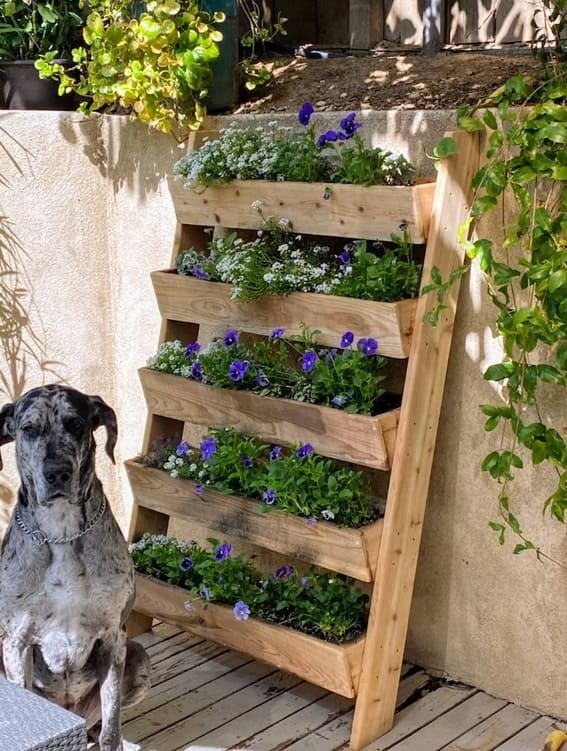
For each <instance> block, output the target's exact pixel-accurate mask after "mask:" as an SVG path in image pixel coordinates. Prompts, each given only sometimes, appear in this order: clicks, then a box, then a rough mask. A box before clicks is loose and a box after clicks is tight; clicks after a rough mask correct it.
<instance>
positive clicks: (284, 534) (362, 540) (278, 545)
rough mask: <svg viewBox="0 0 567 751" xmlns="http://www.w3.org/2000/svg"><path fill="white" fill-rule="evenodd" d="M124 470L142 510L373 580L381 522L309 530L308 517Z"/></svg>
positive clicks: (146, 471)
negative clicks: (156, 511) (149, 510)
mask: <svg viewBox="0 0 567 751" xmlns="http://www.w3.org/2000/svg"><path fill="white" fill-rule="evenodd" d="M125 466H126V470H127V473H128V479H129V480H130V484H131V486H132V492H133V494H134V498H135V500H136V503H137V504H138V505H141V506H144V507H148V508H155V509H160V510H161V511H162V512H167V513H168V514H171V515H172V516H176V517H178V518H180V519H186V520H189V521H192V522H196V523H197V524H199V525H203V526H206V527H208V528H209V529H214V530H215V531H217V532H220V533H222V534H225V535H229V536H230V539H240V540H243V541H245V542H250V543H253V544H254V545H258V546H260V547H265V548H270V549H271V550H275V551H278V552H280V553H283V554H284V555H287V556H289V557H291V558H298V559H300V560H303V561H307V562H308V563H313V564H316V565H318V566H322V567H323V568H327V569H330V570H331V571H339V572H341V573H343V574H347V575H348V576H352V577H354V578H355V579H359V580H360V581H372V572H371V571H370V566H369V560H370V559H372V560H375V558H376V555H375V553H376V552H377V549H378V548H377V546H379V545H380V535H381V528H382V520H381V519H379V520H378V521H376V522H374V523H372V524H369V525H368V526H367V527H361V528H360V529H349V528H346V527H339V526H338V525H336V524H332V523H330V522H325V521H320V522H318V523H317V524H313V525H309V524H307V520H306V519H305V518H304V517H300V516H295V515H293V514H289V513H286V512H284V511H277V510H274V511H270V512H269V513H265V512H263V511H262V510H261V509H260V503H259V502H258V501H253V500H250V499H246V498H240V497H238V496H233V495H226V494H224V493H221V492H219V491H218V490H214V489H212V488H206V489H205V491H204V492H203V493H202V494H201V495H197V493H196V492H195V483H194V482H191V481H189V480H180V479H174V478H172V477H170V476H169V475H168V474H167V472H164V471H162V470H159V469H151V468H149V467H144V466H143V465H141V464H139V463H138V462H135V461H128V462H126V464H125Z"/></svg>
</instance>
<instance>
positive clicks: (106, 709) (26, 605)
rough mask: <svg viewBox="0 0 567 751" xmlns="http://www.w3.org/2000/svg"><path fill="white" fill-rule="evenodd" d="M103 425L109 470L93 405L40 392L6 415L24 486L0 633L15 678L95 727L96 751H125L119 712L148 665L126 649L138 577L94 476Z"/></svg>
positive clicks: (0, 438)
mask: <svg viewBox="0 0 567 751" xmlns="http://www.w3.org/2000/svg"><path fill="white" fill-rule="evenodd" d="M102 425H104V426H105V428H106V432H107V441H106V452H107V454H108V455H109V456H110V458H111V459H112V461H114V447H115V445H116V438H117V428H116V416H115V414H114V411H113V410H112V409H111V408H110V407H109V406H108V405H107V404H105V402H103V400H102V399H101V398H100V397H98V396H87V395H85V394H82V393H80V392H78V391H75V390H74V389H70V388H67V387H64V386H59V385H51V386H43V387H40V388H36V389H32V390H31V391H28V392H27V393H26V394H24V395H23V396H22V397H20V398H19V399H18V400H17V401H16V402H14V403H13V404H7V405H5V406H4V407H3V408H2V410H0V445H2V444H4V443H8V442H10V441H15V444H16V461H17V466H18V472H19V475H20V479H21V487H20V489H19V492H18V500H17V504H16V507H15V509H14V513H13V515H12V518H11V520H10V524H9V526H8V529H7V531H6V535H5V537H4V540H3V543H2V549H1V553H0V635H1V634H2V632H3V634H4V639H3V645H2V652H3V655H2V656H3V662H4V669H5V672H6V676H7V678H8V679H9V680H11V681H13V682H14V683H17V684H18V685H20V686H25V687H26V688H30V689H32V688H33V690H35V691H37V692H38V693H40V694H41V695H43V696H45V697H47V698H49V699H51V700H53V701H55V702H57V703H58V704H60V705H62V706H64V707H66V708H68V709H72V710H73V711H75V712H77V713H78V714H82V715H83V716H84V717H85V718H86V720H87V725H88V726H93V725H95V724H96V723H98V722H99V720H100V722H101V731H100V737H99V744H100V748H101V751H118V750H119V749H122V737H121V730H120V708H121V706H131V705H132V704H135V703H136V702H137V701H139V700H140V699H141V698H142V697H143V695H144V694H145V692H146V690H147V688H148V686H149V660H148V657H147V655H146V653H145V651H144V650H143V649H142V647H141V646H140V645H139V644H137V643H135V642H132V641H127V639H126V631H125V623H126V619H127V617H128V615H129V613H130V610H131V608H132V605H133V602H134V572H133V567H132V562H131V560H130V556H129V554H128V548H127V545H126V542H125V540H124V537H123V536H122V533H121V532H120V529H119V527H118V524H117V523H116V520H115V519H114V516H113V515H112V512H111V510H110V507H109V506H108V504H107V503H106V498H105V496H104V493H103V490H102V485H101V483H100V480H99V479H98V477H97V476H96V473H95V441H94V436H93V432H94V431H95V430H96V429H97V428H98V427H100V426H102ZM1 466H2V464H1V461H0V468H1Z"/></svg>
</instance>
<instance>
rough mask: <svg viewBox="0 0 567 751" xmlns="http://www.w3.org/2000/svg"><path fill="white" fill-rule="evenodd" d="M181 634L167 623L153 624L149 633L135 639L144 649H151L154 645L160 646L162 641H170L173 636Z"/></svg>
mask: <svg viewBox="0 0 567 751" xmlns="http://www.w3.org/2000/svg"><path fill="white" fill-rule="evenodd" d="M181 633H183V632H182V631H180V630H179V629H178V628H176V627H175V626H172V625H171V624H169V623H155V624H154V625H153V626H152V628H151V630H150V631H146V632H145V633H143V634H140V635H139V636H137V637H136V641H137V642H139V643H140V644H141V645H142V647H144V648H145V649H148V650H149V649H151V647H153V646H154V645H155V644H160V642H162V641H166V640H167V639H170V638H171V637H172V636H174V635H175V634H181Z"/></svg>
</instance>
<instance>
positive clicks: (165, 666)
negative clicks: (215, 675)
mask: <svg viewBox="0 0 567 751" xmlns="http://www.w3.org/2000/svg"><path fill="white" fill-rule="evenodd" d="M222 652H223V649H222V647H219V646H218V645H217V644H213V643H212V642H208V641H205V640H203V639H202V640H201V641H199V642H198V643H197V644H194V645H193V647H192V648H191V649H187V650H185V652H182V653H181V654H179V655H174V656H173V657H168V658H167V659H165V660H162V661H161V662H158V663H156V664H155V665H153V666H152V683H153V685H154V686H157V685H158V684H160V683H163V682H164V681H168V680H169V679H170V678H173V677H175V676H176V675H181V674H182V673H184V672H186V671H187V670H191V668H193V667H194V666H195V665H200V664H201V663H202V662H206V661H207V660H210V659H212V658H213V657H217V656H218V655H220V654H222Z"/></svg>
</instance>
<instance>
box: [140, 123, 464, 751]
mask: <svg viewBox="0 0 567 751" xmlns="http://www.w3.org/2000/svg"><path fill="white" fill-rule="evenodd" d="M453 135H454V138H455V140H456V141H457V144H458V147H459V153H458V154H457V155H454V156H451V157H449V158H447V159H444V160H442V161H441V162H440V164H439V169H438V177H437V181H436V183H435V184H434V185H433V184H428V185H419V186H415V187H413V188H390V187H385V186H379V187H375V188H362V187H360V186H349V185H331V186H326V185H324V184H318V185H312V184H310V185H305V184H291V183H269V182H265V181H255V182H250V183H249V182H242V181H240V182H239V181H236V182H234V183H231V184H230V185H223V186H218V187H211V188H207V189H206V190H205V191H203V192H202V193H197V194H196V193H192V192H191V191H189V190H186V189H184V188H183V187H182V186H181V185H180V184H179V183H177V182H175V181H171V182H170V190H171V194H172V198H173V202H174V206H175V210H176V214H177V220H178V226H177V232H176V239H175V243H174V249H173V254H172V264H171V265H172V266H175V261H176V258H177V255H178V254H179V252H180V251H182V250H184V249H185V248H187V247H189V245H190V244H193V243H194V242H196V243H197V245H199V244H200V245H201V247H202V246H203V237H204V235H203V230H202V227H203V226H213V227H218V228H224V229H235V228H238V229H255V228H258V227H259V226H260V224H261V221H262V217H261V216H260V214H259V212H258V211H256V210H254V209H253V208H252V203H253V202H254V201H262V215H263V218H264V219H265V218H268V217H274V218H275V219H279V218H283V217H285V218H286V219H289V220H290V221H291V222H292V227H293V230H294V231H296V232H304V233H314V234H322V235H326V236H336V237H350V238H368V239H379V240H388V239H389V238H390V235H391V234H392V233H395V232H398V231H399V229H398V228H399V224H400V223H401V222H406V223H407V224H408V225H409V228H410V231H411V236H412V240H413V242H416V243H418V242H423V241H425V240H426V241H427V244H426V252H425V260H424V268H423V277H422V278H423V283H427V282H428V281H429V279H430V277H431V270H432V269H433V267H437V268H438V269H439V271H440V274H441V276H442V277H443V279H447V278H448V277H449V275H450V274H451V272H452V271H453V270H454V269H455V268H456V267H457V266H459V265H460V264H461V263H462V261H463V257H464V253H463V250H462V248H461V247H460V246H459V244H458V242H457V234H458V230H459V227H460V226H461V224H462V223H463V221H464V220H465V219H466V217H467V214H468V210H469V206H470V201H471V198H472V195H471V187H470V186H471V181H472V177H473V175H474V174H475V172H476V170H477V168H478V162H479V141H478V134H473V135H467V134H463V133H456V134H453ZM200 137H201V136H199V135H197V136H196V138H195V142H194V143H196V142H197V141H198V140H199V138H200ZM326 188H329V189H330V190H329V191H326ZM324 196H327V198H328V200H327V199H326V198H325V197H324ZM152 278H153V282H154V287H155V290H156V295H157V297H158V301H159V305H160V310H161V314H162V316H163V322H162V331H161V335H160V342H163V341H167V340H169V339H174V338H183V337H186V341H195V340H196V339H197V336H198V324H199V323H205V324H208V325H212V326H217V327H218V326H222V325H225V324H228V325H230V326H231V327H237V328H242V329H243V330H244V331H246V332H250V333H254V334H263V335H266V334H268V333H269V331H271V330H272V329H273V328H275V327H280V326H281V327H284V328H286V329H287V333H288V334H293V333H296V332H297V331H298V330H299V326H298V324H299V321H300V320H302V319H303V320H305V319H307V321H308V323H309V325H310V327H313V328H316V329H320V330H322V332H323V333H322V337H321V341H322V343H324V344H327V345H330V346H334V345H336V342H337V339H338V338H339V337H340V336H341V335H342V333H343V332H344V331H345V330H349V329H350V330H352V331H354V333H355V334H356V335H357V336H358V335H363V334H364V335H368V334H370V335H372V336H376V338H378V339H380V340H381V345H382V347H381V352H382V353H383V354H385V355H386V356H388V357H393V358H400V357H407V358H408V365H407V371H406V376H405V384H404V389H403V396H402V404H401V409H400V410H393V411H392V412H388V413H385V414H383V415H379V416H377V417H364V416H360V415H349V414H345V413H344V412H341V411H339V410H334V409H330V408H328V407H319V406H315V405H311V404H303V403H300V402H294V401H290V400H285V399H275V398H273V397H264V396H260V395H258V394H254V393H250V392H244V391H236V390H228V389H218V390H213V389H212V388H210V387H208V386H206V385H203V384H199V383H194V382H191V381H188V380H187V379H184V378H181V377H178V376H171V375H166V374H163V373H157V372H155V371H152V370H149V369H142V370H141V371H140V376H141V379H142V384H143V388H144V393H145V396H146V401H147V405H148V412H149V419H148V424H147V429H146V434H145V438H144V446H143V451H144V452H147V451H148V450H149V447H150V445H151V442H152V440H153V439H155V438H157V437H158V436H159V435H160V434H164V433H166V432H168V431H169V432H170V433H171V432H173V433H174V436H175V438H176V439H177V438H179V439H180V438H181V435H182V430H183V425H184V423H185V422H189V423H191V424H193V425H198V426H202V427H203V428H209V427H229V426H230V427H235V428H236V429H237V430H241V431H243V432H246V433H250V434H253V435H255V436H257V437H258V438H260V439H262V440H266V441H272V442H275V443H285V444H293V443H299V442H309V443H311V444H312V445H313V447H314V448H315V451H316V452H318V453H321V454H323V455H326V456H330V457H335V458H337V459H340V460H343V461H348V462H352V463H356V464H360V465H363V466H365V467H369V468H372V469H373V470H376V469H378V470H386V469H390V479H389V483H388V494H387V499H386V508H385V516H384V519H383V520H379V521H378V522H376V523H375V524H372V525H369V526H368V527H367V528H362V529H359V530H352V529H349V530H346V529H340V528H338V527H336V526H334V525H332V524H326V523H323V522H319V523H317V524H316V525H314V526H313V527H309V526H307V524H306V522H305V520H304V519H301V518H296V517H290V516H288V515H286V514H284V513H283V512H274V513H273V514H260V513H257V512H256V510H255V509H254V504H253V503H252V502H251V501H250V500H248V499H243V498H237V497H234V496H226V495H222V494H220V493H218V492H216V491H213V490H210V489H207V490H206V491H205V493H204V495H203V496H202V497H200V496H198V495H197V494H196V493H194V490H193V486H192V484H191V483H189V482H188V481H185V480H174V479H172V478H171V477H169V476H168V475H167V474H166V473H165V472H162V471H161V470H150V469H148V468H146V467H142V466H140V465H136V464H134V463H132V462H129V463H128V464H127V468H128V474H129V477H130V480H131V483H132V488H133V493H134V499H135V504H134V513H133V518H132V524H131V530H130V539H131V540H137V539H139V537H140V536H141V535H142V534H143V533H144V532H153V533H160V534H165V533H167V529H168V524H169V519H170V516H181V517H182V518H185V519H192V520H196V521H199V522H202V523H203V524H206V525H207V526H208V527H210V528H212V529H215V530H219V531H222V532H224V533H226V535H227V537H229V536H230V534H231V535H232V536H235V537H237V538H238V537H239V538H240V539H243V538H244V537H245V538H246V539H247V540H249V541H252V542H255V543H256V544H258V545H263V546H265V547H266V548H269V549H272V550H277V551H279V552H281V553H284V554H286V555H294V556H297V557H298V558H302V559H304V560H306V561H308V562H315V563H318V564H319V565H321V566H323V567H326V568H329V569H331V570H335V571H340V572H342V573H348V574H350V575H351V576H354V577H356V578H357V579H360V580H361V581H374V582H375V584H374V587H373V591H372V596H371V603H370V614H369V621H368V628H367V631H366V635H365V637H363V638H361V639H360V640H358V641H357V642H354V643H352V644H346V645H341V646H340V647H339V646H337V645H333V644H328V643H326V642H323V641H321V640H318V639H314V638H313V637H310V636H306V635H305V634H301V633H299V632H294V631H292V630H291V629H289V628H286V627H284V626H281V625H272V624H267V623H263V622H261V621H258V620H256V619H254V618H250V619H249V620H248V621H245V622H238V621H236V620H235V619H234V616H233V614H232V611H231V610H230V608H226V607H223V606H218V605H214V606H213V605H209V606H208V607H207V609H206V610H205V609H204V608H201V607H200V606H199V607H198V610H197V612H196V613H193V612H192V613H187V612H185V610H184V602H185V601H186V600H187V599H188V593H187V592H185V591H184V590H181V589H177V588H175V587H171V586H169V585H165V584H162V583H160V582H156V581H153V580H150V579H147V578H146V577H138V595H137V600H136V606H135V608H136V614H135V616H134V617H133V618H132V619H131V621H130V630H131V632H133V633H135V632H139V631H140V630H145V629H147V628H149V627H150V625H151V619H152V618H153V617H159V618H162V619H163V620H166V621H169V622H171V623H174V624H176V625H178V626H180V627H182V628H187V629H188V630H190V631H194V632H196V633H198V634H201V635H202V636H204V637H206V638H208V639H212V640H213V641H219V642H220V643H222V644H226V645H227V646H230V647H232V648H234V649H239V650H241V651H244V652H247V653H249V654H252V655H253V656H254V657H257V658H259V659H262V660H266V661H268V662H270V663H272V664H274V665H277V666H278V667H283V668H285V669H286V670H289V671H291V672H294V673H297V674H298V675H300V676H301V677H303V678H305V679H306V680H309V681H312V682H314V683H317V684H318V685H321V686H324V687H325V688H328V689H329V690H331V691H335V692H337V693H341V694H343V695H345V696H355V697H356V704H355V711H354V719H353V726H352V734H351V748H352V749H353V750H354V751H357V750H358V749H360V748H362V747H363V746H364V745H366V744H368V743H369V742H371V741H372V740H374V739H376V738H378V737H379V736H380V735H382V734H384V733H385V732H387V731H388V730H389V729H390V728H391V726H392V723H393V718H394V710H395V705H396V695H397V689H398V683H399V678H400V674H401V665H402V660H403V652H404V645H405V639H406V634H407V628H408V620H409V613H410V606H411V598H412V591H413V584H414V579H415V572H416V566H417V560H418V555H419V544H420V540H421V531H422V527H423V519H424V514H425V504H426V500H427V494H428V488H429V478H430V474H431V469H432V464H433V454H434V449H435V441H436V435H437V428H438V423H439V415H440V410H441V403H442V398H443V388H444V382H445V376H446V371H447V363H448V358H449V350H450V346H451V338H452V330H453V323H454V317H455V310H456V303H457V298H458V292H459V284H458V283H457V284H454V285H453V286H452V287H451V288H450V289H449V291H448V293H447V297H446V300H445V303H446V305H447V308H446V309H445V310H444V311H443V312H442V314H441V315H440V319H439V323H438V325H437V326H436V327H431V326H429V325H426V324H423V323H422V321H423V316H424V315H425V314H426V313H427V312H428V311H429V310H430V309H431V308H432V307H433V306H434V305H435V300H434V299H432V296H431V295H429V296H427V297H421V298H419V300H417V301H415V302H411V303H407V302H402V303H393V304H391V305H388V306H385V305H384V304H380V303H373V302H368V301H356V300H346V299H345V298H338V297H328V296H322V295H310V294H306V293H301V294H294V295H290V296H289V297H286V298H275V297H273V296H269V297H267V298H264V299H262V300H260V301H258V302H256V303H251V304H242V303H237V302H235V301H233V300H232V299H231V298H230V290H229V289H228V288H227V287H226V286H225V285H222V284H220V283H208V282H203V281H200V280H194V279H189V278H181V277H178V276H177V275H176V274H175V273H172V271H169V270H168V271H158V272H155V273H154V274H153V275H152ZM307 321H306V322H307ZM361 329H362V330H361ZM385 347H387V351H386V349H385ZM361 447H362V448H361ZM284 517H286V518H285V519H284ZM309 537H311V541H310V542H309V540H308V538H309ZM330 547H334V550H332V551H331V552H329V550H328V548H330ZM314 642H315V644H317V645H318V646H317V647H315V646H314Z"/></svg>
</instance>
